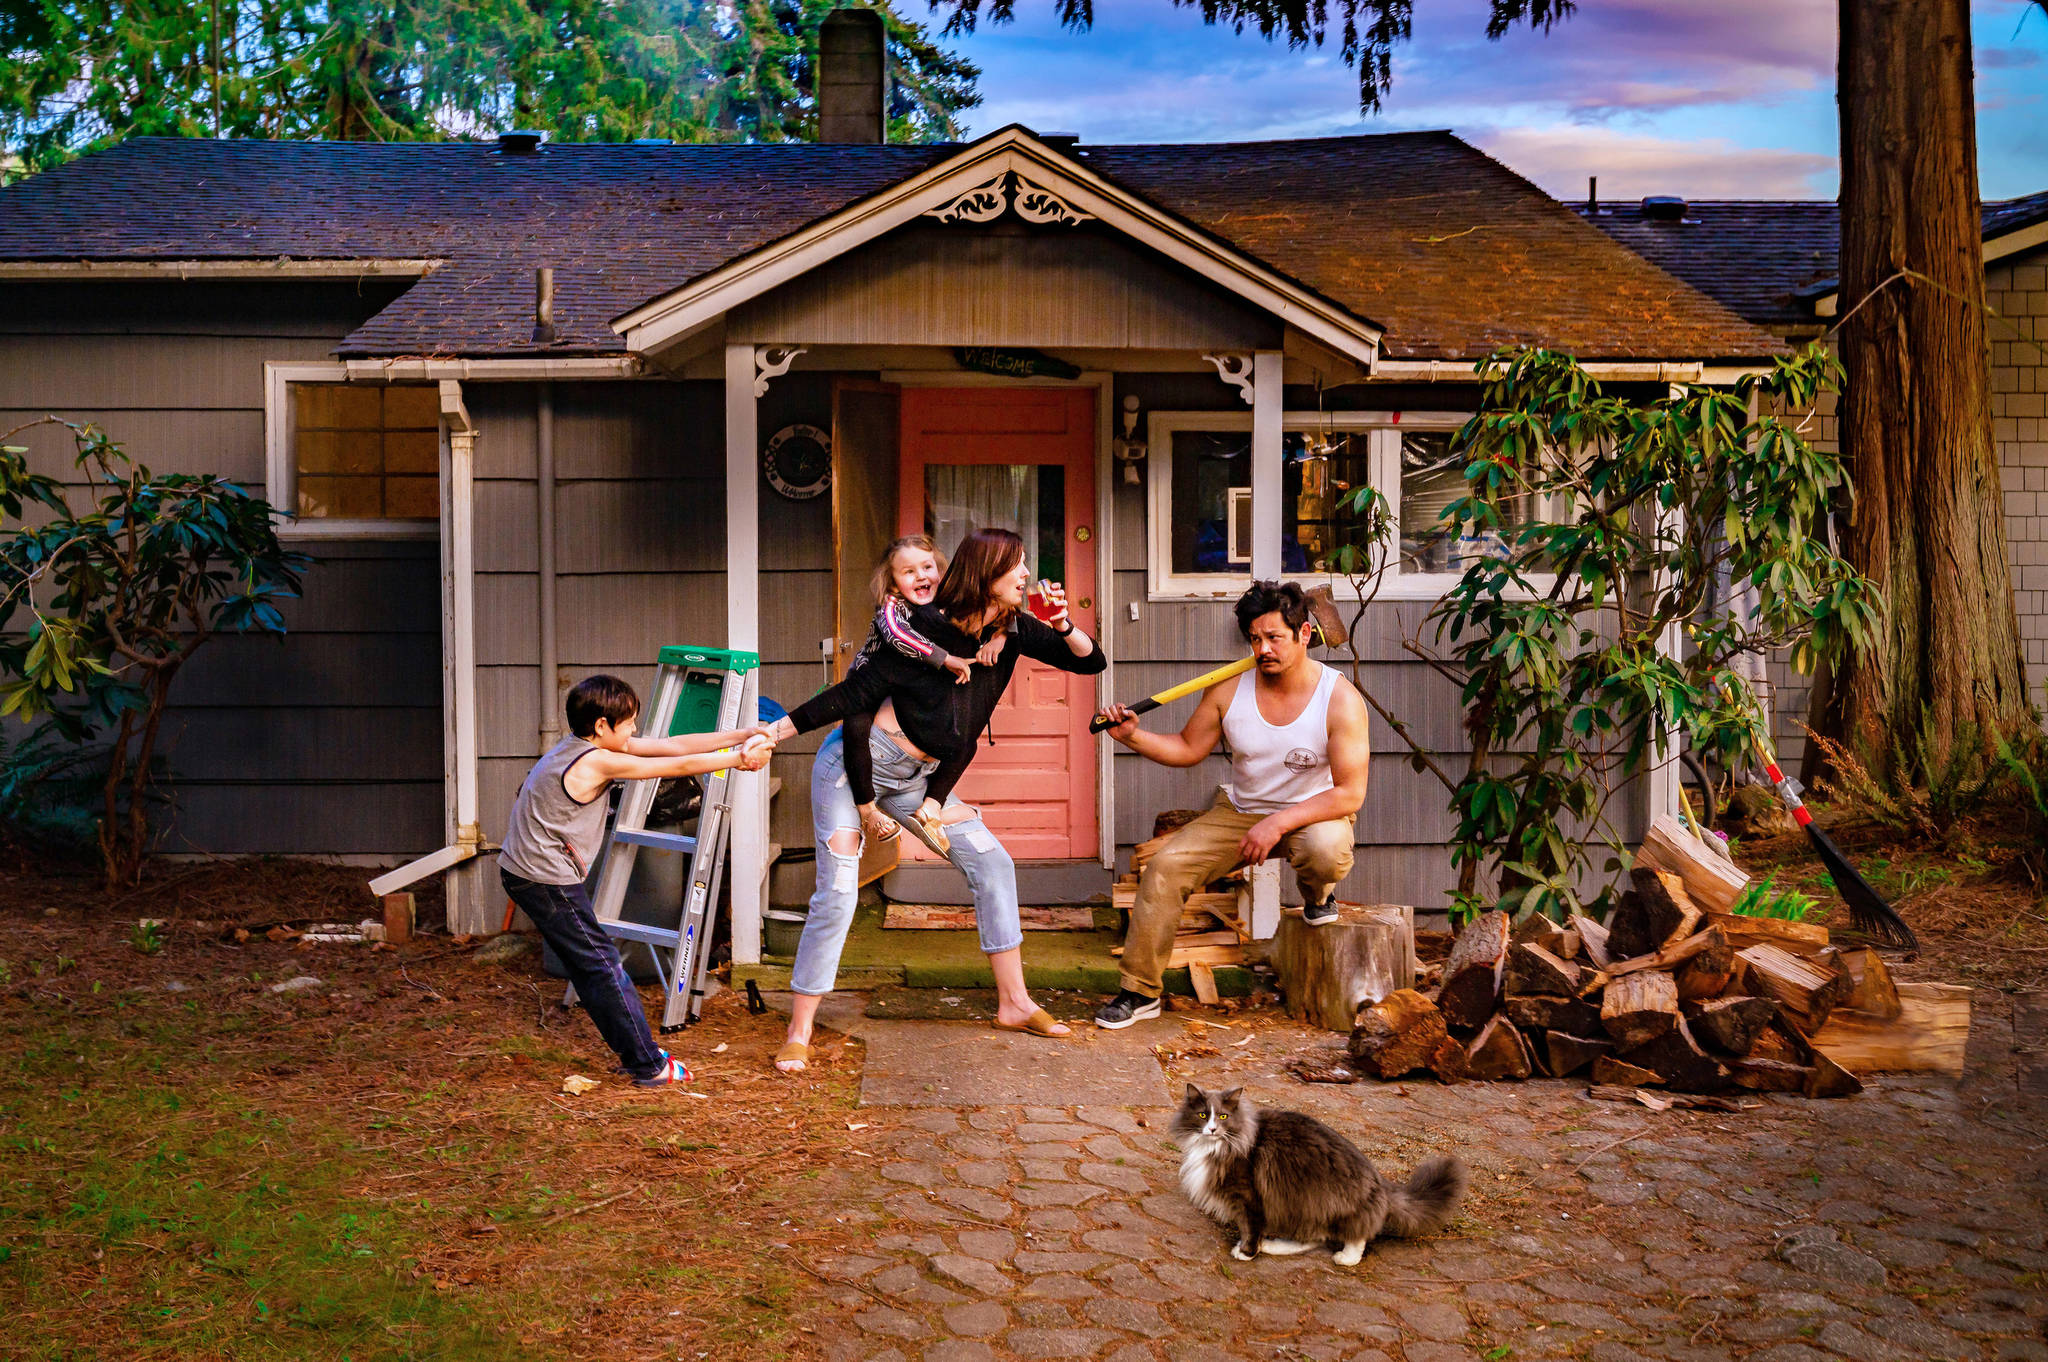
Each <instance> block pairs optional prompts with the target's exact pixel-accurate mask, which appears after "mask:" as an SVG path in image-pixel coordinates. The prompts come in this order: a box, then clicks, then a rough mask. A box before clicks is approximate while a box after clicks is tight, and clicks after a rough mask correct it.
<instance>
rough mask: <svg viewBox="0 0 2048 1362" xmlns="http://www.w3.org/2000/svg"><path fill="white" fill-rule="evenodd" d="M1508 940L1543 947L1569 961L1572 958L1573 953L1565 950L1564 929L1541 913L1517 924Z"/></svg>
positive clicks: (1533, 914)
mask: <svg viewBox="0 0 2048 1362" xmlns="http://www.w3.org/2000/svg"><path fill="white" fill-rule="evenodd" d="M1508 939H1509V940H1510V941H1513V942H1518V943H1521V942H1526V943H1527V944H1529V945H1531V946H1541V947H1542V948H1543V949H1544V950H1546V951H1549V952H1550V953H1551V954H1552V955H1555V956H1558V957H1559V958H1561V959H1565V960H1569V959H1571V957H1572V953H1571V952H1570V951H1567V950H1566V949H1565V948H1564V928H1562V927H1560V926H1558V925H1557V924H1556V923H1555V922H1552V921H1551V920H1550V919H1549V918H1547V917H1545V916H1543V914H1541V913H1531V914H1529V916H1527V917H1525V918H1523V919H1522V920H1521V922H1519V923H1518V924H1516V926H1515V930H1514V931H1513V932H1512V933H1510V934H1509V937H1508Z"/></svg>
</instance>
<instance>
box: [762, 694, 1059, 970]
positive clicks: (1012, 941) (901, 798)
mask: <svg viewBox="0 0 2048 1362" xmlns="http://www.w3.org/2000/svg"><path fill="white" fill-rule="evenodd" d="M868 750H869V752H871V753H872V754H873V756H874V764H875V803H876V804H877V805H878V806H879V807H880V808H881V809H882V811H883V812H884V813H887V814H888V815H889V816H890V817H891V818H894V819H895V820H896V821H897V822H899V823H903V822H908V821H909V819H910V815H911V814H913V813H915V812H916V811H917V806H918V805H919V804H922V803H923V802H924V786H925V781H926V779H927V778H928V777H929V776H930V775H931V773H932V772H933V771H934V770H936V769H937V767H938V764H937V763H936V762H924V761H919V760H917V759H916V758H915V757H911V756H908V755H906V754H905V753H904V751H903V749H902V748H900V747H898V746H897V745H896V744H895V743H893V742H891V741H890V740H889V738H888V735H886V734H885V733H883V732H882V730H881V729H879V728H877V729H875V730H873V734H872V737H871V739H870V741H869V743H868ZM959 803H960V800H959V798H958V797H957V796H954V795H948V796H947V797H946V807H947V808H948V809H952V808H956V807H958V805H959ZM811 823H812V829H813V831H814V833H815V834H816V838H817V847H818V888H817V892H815V893H813V894H812V895H811V915H810V916H809V917H808V918H806V919H805V921H804V932H803V937H802V939H801V940H800V941H799V942H798V943H797V948H796V965H795V967H794V968H793V969H792V970H791V971H790V981H789V987H790V991H791V992H794V993H806V994H810V995H811V996H813V997H816V996H819V995H821V994H826V993H830V992H831V991H832V983H833V980H834V979H836V978H837V977H838V975H839V952H840V951H841V949H843V948H844V947H845V945H846V931H847V928H849V927H851V926H852V925H853V909H854V904H855V903H856V901H857V900H858V899H859V897H860V853H859V852H855V853H854V854H853V855H851V856H844V855H841V854H840V853H839V852H836V851H834V850H832V848H831V845H830V841H829V839H830V838H831V836H832V834H833V833H835V832H840V831H843V830H848V829H850V830H852V831H853V832H854V833H856V834H858V833H859V831H860V811H859V810H858V809H857V808H856V807H855V806H854V802H853V791H852V790H850V789H848V788H847V782H846V756H845V752H844V750H843V749H842V747H841V745H840V737H839V734H837V733H834V734H833V735H832V736H831V737H830V738H829V739H827V740H826V742H825V744H824V746H822V747H820V748H819V749H818V756H817V759H816V760H815V761H813V762H812V763H811ZM904 835H905V836H908V835H909V834H908V833H905V834H904ZM946 835H947V837H948V839H949V840H950V841H951V842H952V844H953V856H952V861H953V864H954V865H956V866H958V867H959V868H960V873H961V874H963V875H965V876H966V877H967V884H968V887H969V888H970V889H972V890H973V891H974V920H975V925H976V926H977V927H978V928H979V931H980V936H981V948H982V950H983V951H985V952H987V953H988V954H990V955H994V954H996V953H997V952H999V951H1013V950H1016V949H1017V948H1018V947H1019V946H1021V945H1023V944H1024V930H1023V927H1022V926H1021V925H1020V924H1019V920H1018V916H1017V865H1016V862H1014V861H1012V860H1011V859H1010V853H1009V852H1007V851H1005V850H1003V844H1002V843H1001V842H998V841H997V840H996V839H995V835H994V834H993V833H991V832H990V831H989V830H988V828H987V827H986V826H985V825H983V823H982V821H981V819H979V818H969V819H965V820H963V821H961V822H958V823H953V822H949V823H947V824H946Z"/></svg>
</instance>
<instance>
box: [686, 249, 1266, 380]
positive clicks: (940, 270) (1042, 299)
mask: <svg viewBox="0 0 2048 1362" xmlns="http://www.w3.org/2000/svg"><path fill="white" fill-rule="evenodd" d="M726 336H727V338H728V339H731V340H752V341H762V342H770V343H772V342H777V341H803V342H809V343H812V344H819V345H826V344H836V345H1004V346H1015V345H1030V346H1041V345H1042V346H1070V347H1077V348H1088V349H1112V350H1114V349H1159V350H1202V349H1213V348H1216V347H1226V348H1231V349H1254V348H1267V347H1277V346H1278V345H1279V343H1280V329H1279V327H1278V325H1277V324H1276V323H1275V322H1274V320H1273V319H1272V318H1271V317H1268V316H1265V315H1263V314H1261V313H1259V312H1258V311H1257V310H1255V309H1253V308H1251V307H1249V306H1247V305H1246V304H1245V303H1243V302H1241V301H1239V300H1238V299H1237V298H1235V297H1232V296H1231V295H1229V294H1226V293H1224V292H1222V291H1221V290H1219V289H1216V288H1215V287H1213V286H1212V285H1209V284H1207V283H1205V282H1203V281H1200V280H1198V279H1196V278H1195V277H1194V276H1192V275H1190V274H1188V273H1187V272H1185V271H1183V270H1181V269H1179V268H1178V267H1176V266H1172V265H1169V264H1168V263H1166V262H1165V260H1164V259H1163V258H1162V257H1159V256H1157V255H1154V254H1153V253H1151V252H1149V251H1146V250H1143V249H1141V248H1137V247H1134V246H1132V245H1130V244H1129V243H1128V242H1126V241H1124V240H1121V239H1119V238H1116V237H1113V236H1111V235H1110V234H1108V233H1107V232H1098V231H1093V230H1087V229H1082V230H1078V231H1066V230H1060V231H1052V232H1046V233H1040V234H1033V235H1018V234H1014V233H1010V232H1000V233H998V232H991V231H987V230H983V229H978V228H971V227H931V226H924V227H910V228H905V229H903V230H901V231H898V232H895V233H892V234H891V235H889V236H887V237H884V238H882V239H881V240H879V241H876V242H873V243H870V244H869V245H867V246H864V247H862V248H861V249H859V250H856V251H852V252H849V253H848V254H846V255H844V256H841V257H840V258H838V259H837V260H834V261H832V262H830V263H829V264H825V265H822V266H820V267H819V268H817V269H815V270H813V271H811V272H810V273H809V274H807V275H805V276H803V277H802V278H801V279H797V280H795V281H793V282H791V283H788V284H785V285H783V286H782V287H780V288H778V289H775V290H773V291H771V292H769V293H767V294H765V295H763V296H762V297H760V298H757V299H754V300H753V301H751V302H749V303H746V304H744V305H742V306H740V307H738V308H735V309H734V310H733V312H732V313H731V314H730V316H728V318H727V320H726Z"/></svg>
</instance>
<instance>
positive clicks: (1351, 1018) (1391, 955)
mask: <svg viewBox="0 0 2048 1362" xmlns="http://www.w3.org/2000/svg"><path fill="white" fill-rule="evenodd" d="M1267 958H1268V959H1269V960H1270V961H1271V962H1272V965H1273V969H1274V972H1275V973H1276V974H1278V975H1279V978H1280V993H1281V996H1282V997H1283V998H1285V999H1286V1004H1287V1015H1288V1016H1290V1017H1293V1018H1295V1019H1296V1020H1297V1021H1305V1022H1307V1023H1309V1024H1310V1025H1311V1026H1320V1027H1322V1028H1323V1029H1324V1030H1325V1031H1349V1030H1351V1028H1352V1026H1353V1024H1354V1022H1355V1021H1356V1019H1357V1017H1358V1009H1359V1008H1360V1006H1362V1005H1364V1004H1368V1003H1376V1002H1378V1001H1379V1000H1380V999H1382V998H1384V997H1386V996H1387V995H1388V994H1390V993H1392V992H1394V991H1395V990H1396V989H1402V988H1412V987H1414V984H1415V969H1414V963H1415V944H1414V941H1413V940H1412V939H1411V938H1410V936H1409V933H1408V930H1407V923H1406V919H1405V917H1404V915H1403V913H1402V912H1401V910H1400V909H1399V908H1398V907H1385V908H1382V907H1377V906H1372V907H1367V906H1360V905H1356V904H1340V905H1339V906H1338V909H1337V920H1336V921H1335V922H1332V923H1329V924H1327V925H1325V926H1321V927H1311V926H1309V925H1308V923H1307V922H1305V921H1303V920H1302V916H1301V910H1300V909H1298V908H1290V909H1287V910H1286V911H1285V912H1283V913H1281V915H1280V930H1279V931H1278V932H1277V933H1276V934H1275V935H1274V937H1273V946H1272V951H1271V954H1270V955H1269V956H1268V957H1267Z"/></svg>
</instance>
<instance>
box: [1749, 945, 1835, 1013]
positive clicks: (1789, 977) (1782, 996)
mask: <svg viewBox="0 0 2048 1362" xmlns="http://www.w3.org/2000/svg"><path fill="white" fill-rule="evenodd" d="M1736 954H1737V955H1739V956H1740V957H1741V958H1742V959H1743V960H1744V961H1746V962H1747V963H1748V965H1749V968H1750V973H1751V977H1752V978H1753V979H1754V980H1755V981H1756V983H1757V984H1758V985H1759V986H1760V994H1761V996H1767V997H1771V998H1775V999H1776V1000H1777V1003H1778V1007H1779V1008H1780V1009H1781V1010H1782V1011H1783V1012H1784V1014H1785V1015H1786V1017H1787V1018H1789V1019H1790V1020H1791V1021H1793V1022H1794V1023H1796V1024H1797V1025H1798V1027H1799V1029H1800V1031H1801V1033H1803V1034H1804V1035H1807V1036H1811V1035H1812V1034H1813V1033H1814V1032H1816V1031H1818V1030H1820V1028H1821V1027H1822V1026H1824V1025H1826V1024H1827V1019H1828V1014H1829V1013H1830V1012H1833V1011H1834V1010H1835V1004H1836V1002H1837V1001H1838V1000H1839V990H1840V989H1841V988H1842V987H1843V984H1842V976H1840V975H1838V974H1836V973H1835V972H1834V971H1833V970H1831V969H1825V968H1822V967H1821V965H1820V964H1819V963H1818V962H1817V961H1814V960H1809V959H1804V958H1802V957H1800V956H1797V955H1793V954H1792V953H1791V952H1789V951H1783V950H1780V949H1778V948H1777V947H1776V946H1772V945H1767V944H1764V943H1762V942H1759V943H1758V944H1756V945H1754V946H1749V947H1745V948H1744V949H1742V950H1740V951H1738V952H1736Z"/></svg>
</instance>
